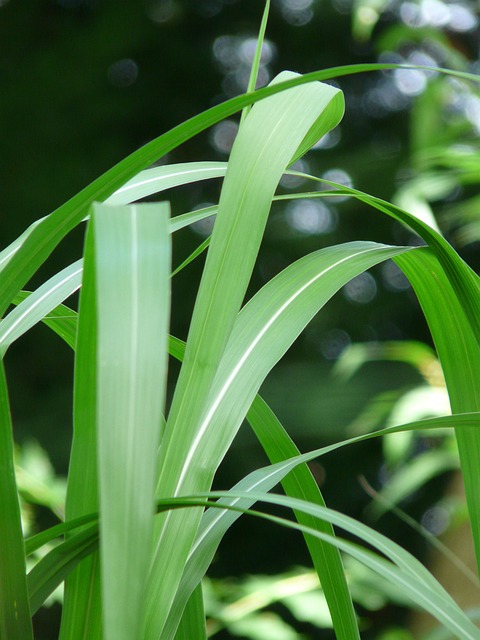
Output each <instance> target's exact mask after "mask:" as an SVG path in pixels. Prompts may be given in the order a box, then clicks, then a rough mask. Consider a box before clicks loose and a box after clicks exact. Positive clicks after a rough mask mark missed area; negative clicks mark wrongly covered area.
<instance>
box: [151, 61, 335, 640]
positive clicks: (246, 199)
mask: <svg viewBox="0 0 480 640" xmlns="http://www.w3.org/2000/svg"><path fill="white" fill-rule="evenodd" d="M290 77H292V74H282V76H281V77H280V78H278V79H277V81H280V80H281V79H287V78H290ZM342 114H343V99H342V95H341V93H340V92H339V91H338V90H337V89H335V88H333V87H331V86H329V85H320V84H312V85H309V86H306V87H302V88H296V89H295V90H291V91H285V92H283V93H282V94H279V95H278V96H274V97H272V98H270V100H268V101H264V102H261V103H259V104H257V105H255V107H254V108H253V109H252V110H251V112H250V113H249V115H248V118H246V120H245V122H244V123H243V125H242V127H241V129H240V131H239V134H238V136H237V138H236V140H235V143H234V145H233V148H232V153H231V156H230V161H229V167H228V170H227V174H226V176H225V180H224V183H223V188H222V193H221V196H220V202H219V209H218V214H217V219H216V222H215V227H214V230H213V234H212V239H211V243H210V247H209V251H208V256H207V261H206V265H205V269H204V272H203V276H202V281H201V284H200V288H199V291H198V294H197V301H196V304H195V308H194V312H193V315H192V320H191V324H190V331H189V337H188V341H187V348H186V352H185V359H184V362H183V366H182V369H181V372H180V377H179V380H178V383H177V386H176V389H175V394H174V397H173V401H172V406H171V410H170V414H169V418H168V421H167V427H166V431H165V439H164V441H163V442H162V446H161V449H160V478H159V482H158V486H157V497H163V496H170V495H177V494H176V491H177V490H178V489H179V487H180V483H179V478H181V477H182V476H183V474H184V473H186V472H187V469H188V475H189V476H190V477H191V478H192V480H193V482H194V485H195V477H196V475H197V473H198V471H197V468H196V467H191V468H190V467H189V464H190V462H189V456H190V452H191V447H192V444H193V442H194V441H195V433H196V432H197V430H198V429H199V424H200V420H201V418H202V414H203V411H204V407H205V403H206V400H207V396H208V393H209V391H210V388H211V385H212V382H213V379H214V376H215V373H216V370H217V368H218V364H219V361H220V359H221V357H222V354H223V351H224V349H225V345H226V343H227V341H228V339H229V336H230V333H231V330H232V327H233V324H234V322H235V318H236V315H237V314H238V311H239V309H240V305H241V303H242V300H243V298H244V296H245V292H246V289H247V286H248V282H249V280H250V276H251V273H252V269H253V266H254V263H255V260H256V257H257V252H258V249H259V246H260V242H261V239H262V236H263V231H264V228H265V224H266V220H267V216H268V213H269V210H270V206H271V201H272V197H273V194H274V191H275V189H276V187H277V185H278V182H279V180H280V178H281V176H282V174H283V172H284V171H285V168H286V167H287V166H288V164H289V162H290V161H291V159H292V156H294V155H295V154H296V152H297V149H298V147H299V146H300V145H301V144H302V141H303V140H304V139H305V137H306V135H307V134H308V131H309V130H310V129H312V128H315V131H316V132H317V133H318V132H319V131H320V129H322V128H323V132H324V133H326V132H327V131H328V130H329V129H330V128H332V127H333V126H335V124H336V123H337V122H338V120H339V119H340V117H341V116H342ZM319 123H320V124H319ZM239 194H241V197H239ZM213 466H214V465H213V463H210V462H209V463H207V469H206V471H207V474H208V476H211V472H212V469H213V470H214V468H213ZM198 519H199V515H198V514H197V513H195V512H188V513H185V514H168V515H167V516H165V518H162V517H161V518H159V519H158V520H159V522H158V530H157V541H158V542H157V544H156V547H155V559H154V567H153V570H152V574H151V582H150V585H149V594H148V600H147V610H148V614H147V621H146V626H145V630H144V633H145V635H146V637H148V638H150V637H152V638H157V637H158V636H159V635H161V631H162V627H163V625H164V624H165V620H166V617H167V615H168V610H169V608H170V604H171V600H172V599H173V597H174V593H175V589H176V586H177V584H178V581H179V580H180V577H181V571H182V568H183V564H184V562H185V560H186V557H187V555H188V550H189V547H190V545H191V543H192V542H193V538H194V535H195V531H196V528H197V526H198ZM171 521H174V522H175V526H173V525H172V524H171ZM160 543H161V544H160ZM173 548H175V554H172V549H173ZM167 557H168V570H167V562H166V559H167ZM160 593H162V594H165V593H167V594H169V596H167V597H162V599H161V600H160Z"/></svg>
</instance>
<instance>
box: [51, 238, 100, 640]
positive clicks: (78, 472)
mask: <svg viewBox="0 0 480 640" xmlns="http://www.w3.org/2000/svg"><path fill="white" fill-rule="evenodd" d="M84 264H85V269H84V272H83V282H82V288H81V292H80V305H79V314H78V317H77V314H75V312H71V313H72V314H73V315H70V316H69V317H68V318H67V319H65V318H63V317H61V318H59V319H50V320H48V321H47V320H44V322H48V323H49V326H52V327H55V329H56V330H58V331H59V332H60V331H61V332H65V331H66V332H67V334H66V335H67V336H68V340H69V343H70V344H71V342H72V340H74V341H75V339H76V343H75V342H74V348H75V369H74V389H73V441H72V450H71V454H70V464H69V471H68V485H67V498H66V503H65V519H66V521H67V522H68V521H69V520H74V519H76V518H82V517H83V516H86V515H88V514H90V513H92V512H96V511H98V481H97V438H96V432H95V424H96V411H97V395H96V380H97V377H96V368H97V364H96V363H97V355H96V343H97V312H96V293H95V267H94V247H93V231H92V228H91V226H88V227H87V234H86V239H85V249H84ZM60 313H61V314H62V310H60ZM62 315H63V314H62ZM77 320H78V331H77V329H76V325H77ZM66 322H68V324H66ZM74 323H75V324H74ZM67 538H68V535H67ZM78 638H82V640H97V639H98V640H100V639H101V638H102V608H101V587H100V567H99V558H98V553H94V554H93V555H90V556H88V557H87V558H85V559H84V560H83V562H82V563H81V564H80V565H79V566H78V567H77V568H76V569H75V571H73V572H72V573H71V574H70V575H69V576H68V578H67V580H66V582H65V593H64V604H63V610H62V623H61V627H60V640H77V639H78Z"/></svg>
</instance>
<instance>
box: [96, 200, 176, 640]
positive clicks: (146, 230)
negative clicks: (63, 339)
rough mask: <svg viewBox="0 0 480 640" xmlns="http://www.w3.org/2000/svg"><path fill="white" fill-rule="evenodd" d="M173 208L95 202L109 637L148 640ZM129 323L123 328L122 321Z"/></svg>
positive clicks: (100, 458)
mask: <svg viewBox="0 0 480 640" xmlns="http://www.w3.org/2000/svg"><path fill="white" fill-rule="evenodd" d="M168 213H169V207H168V205H167V204H166V203H161V204H149V205H138V206H130V207H112V206H108V205H95V207H94V213H93V218H92V220H93V224H94V235H95V261H96V262H95V271H96V282H97V287H96V289H97V309H98V311H97V313H98V346H97V355H98V360H97V367H98V368H97V371H98V373H97V379H98V404H97V420H98V427H97V428H98V465H99V488H100V493H99V498H100V512H101V521H100V524H101V527H100V529H101V531H100V533H101V537H100V543H101V544H100V554H101V567H102V594H103V604H104V633H105V638H106V639H107V640H108V639H109V638H111V639H112V640H113V639H115V640H122V639H125V640H131V638H138V637H140V628H141V625H142V621H143V603H144V591H145V584H146V577H147V574H148V568H149V563H150V556H151V545H152V541H153V525H154V493H155V482H156V478H157V468H156V464H157V450H158V446H159V443H160V430H161V424H162V413H163V404H164V399H165V397H164V396H165V388H166V372H167V371H166V370H167V358H166V354H167V348H166V347H167V329H168V321H169V311H170V290H169V275H170V236H169V233H168ZM119 318H121V322H119Z"/></svg>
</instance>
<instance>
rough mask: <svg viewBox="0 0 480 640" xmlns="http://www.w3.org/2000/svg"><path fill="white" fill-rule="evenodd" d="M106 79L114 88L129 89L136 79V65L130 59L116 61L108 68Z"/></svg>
mask: <svg viewBox="0 0 480 640" xmlns="http://www.w3.org/2000/svg"><path fill="white" fill-rule="evenodd" d="M107 77H108V81H109V82H110V84H111V85H113V86H114V87H118V88H120V89H124V88H126V87H130V86H131V85H132V84H133V83H134V82H135V81H136V80H137V78H138V65H137V63H136V62H135V61H134V60H132V59H131V58H124V59H123V60H117V62H114V63H113V64H112V65H111V66H110V67H109V69H108V72H107Z"/></svg>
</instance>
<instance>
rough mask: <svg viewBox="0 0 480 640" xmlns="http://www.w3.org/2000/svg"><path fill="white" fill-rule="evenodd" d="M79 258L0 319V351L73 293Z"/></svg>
mask: <svg viewBox="0 0 480 640" xmlns="http://www.w3.org/2000/svg"><path fill="white" fill-rule="evenodd" d="M82 271H83V260H78V261H77V262H74V263H73V264H71V265H70V266H68V267H67V268H66V269H63V270H62V271H60V272H59V273H57V274H56V275H55V276H53V278H50V279H49V280H47V282H45V284H43V285H42V286H41V287H39V288H38V289H37V290H36V291H35V292H34V293H32V294H31V295H30V296H27V297H25V298H24V300H23V301H22V302H20V304H19V305H18V306H17V307H16V308H15V309H13V311H11V312H10V313H9V314H8V316H7V317H6V318H5V319H4V320H1V321H0V354H1V356H2V357H3V356H4V355H5V352H6V351H7V349H8V347H9V346H10V345H11V344H12V342H14V341H15V340H16V339H17V338H19V337H20V336H21V335H23V334H24V333H26V332H27V331H28V330H29V329H30V328H31V327H33V326H34V325H35V324H37V322H40V320H42V319H43V318H44V317H45V316H46V315H47V314H48V313H50V312H51V310H52V309H53V308H54V307H56V306H57V305H59V304H60V303H61V302H63V301H64V300H65V299H66V298H68V297H69V296H70V295H71V294H72V293H74V292H75V291H76V290H77V289H78V288H79V287H80V285H81V282H82Z"/></svg>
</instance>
